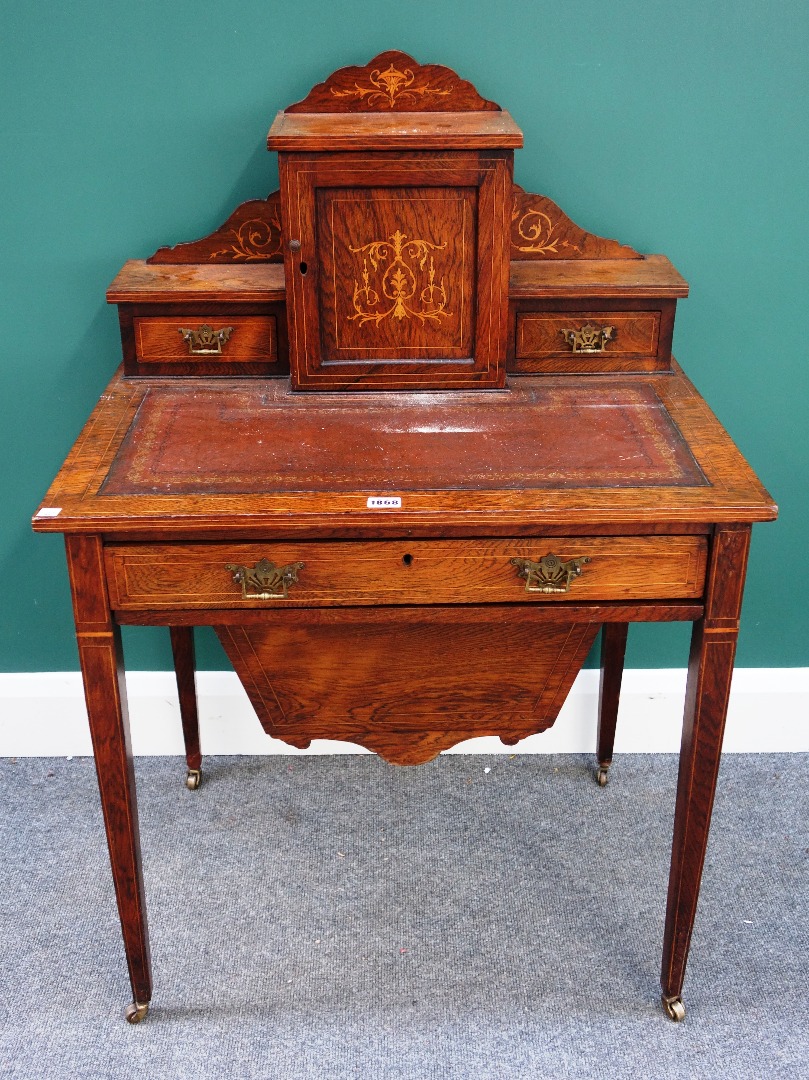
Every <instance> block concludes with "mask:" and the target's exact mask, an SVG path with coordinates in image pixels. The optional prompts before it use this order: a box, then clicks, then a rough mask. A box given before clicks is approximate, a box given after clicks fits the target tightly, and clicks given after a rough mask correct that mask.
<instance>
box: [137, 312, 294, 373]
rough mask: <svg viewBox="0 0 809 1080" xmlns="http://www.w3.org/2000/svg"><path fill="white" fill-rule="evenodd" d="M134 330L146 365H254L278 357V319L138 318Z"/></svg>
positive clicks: (192, 316)
mask: <svg viewBox="0 0 809 1080" xmlns="http://www.w3.org/2000/svg"><path fill="white" fill-rule="evenodd" d="M134 329H135V352H136V356H137V359H138V360H139V361H140V362H141V363H142V364H172V363H174V364H188V363H193V362H194V361H208V362H210V361H214V362H217V361H219V362H226V363H230V364H239V363H242V364H254V363H257V362H259V361H268V360H274V359H275V358H276V356H277V354H278V347H277V341H276V325H275V316H274V315H228V314H227V313H225V314H217V315H211V316H209V317H201V316H200V315H189V316H179V317H176V318H169V317H152V316H149V317H143V318H135V320H134Z"/></svg>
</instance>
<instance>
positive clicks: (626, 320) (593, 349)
mask: <svg viewBox="0 0 809 1080" xmlns="http://www.w3.org/2000/svg"><path fill="white" fill-rule="evenodd" d="M659 334H660V312H659V311H561V312H553V311H537V312H524V313H523V314H519V315H518V316H517V341H516V357H517V359H519V360H529V359H535V360H541V359H545V358H550V357H558V358H560V359H568V358H570V357H578V358H579V359H581V360H588V359H589V360H592V361H594V362H598V361H599V360H600V359H601V358H606V357H635V356H655V355H656V354H657V343H658V337H659Z"/></svg>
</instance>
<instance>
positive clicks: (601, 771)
mask: <svg viewBox="0 0 809 1080" xmlns="http://www.w3.org/2000/svg"><path fill="white" fill-rule="evenodd" d="M609 768H610V767H609V765H599V766H598V768H597V769H596V783H597V784H598V786H599V787H606V786H607V774H608V772H609Z"/></svg>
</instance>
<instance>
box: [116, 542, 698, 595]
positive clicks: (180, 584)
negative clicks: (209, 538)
mask: <svg viewBox="0 0 809 1080" xmlns="http://www.w3.org/2000/svg"><path fill="white" fill-rule="evenodd" d="M706 553H707V541H706V539H705V537H702V536H637V537H575V538H565V537H553V538H552V539H541V538H540V539H529V540H526V539H513V540H512V539H505V540H503V539H497V540H413V541H407V540H401V541H398V540H385V541H332V542H321V541H300V542H295V541H274V542H270V543H253V542H251V543H233V544H222V543H210V544H143V545H139V544H114V545H109V546H108V547H107V548H106V565H107V578H108V583H109V591H110V604H111V606H112V608H113V609H118V610H129V611H132V610H148V609H166V608H181V609H189V608H191V609H193V608H238V607H246V608H264V607H277V606H294V607H299V606H310V607H324V606H332V605H363V604H409V605H418V604H480V603H510V602H517V603H519V602H524V603H531V602H548V601H551V602H559V601H561V602H565V601H573V602H575V601H596V600H646V599H649V600H651V599H689V598H694V597H698V596H700V595H701V594H702V588H703V582H704V577H705V563H706Z"/></svg>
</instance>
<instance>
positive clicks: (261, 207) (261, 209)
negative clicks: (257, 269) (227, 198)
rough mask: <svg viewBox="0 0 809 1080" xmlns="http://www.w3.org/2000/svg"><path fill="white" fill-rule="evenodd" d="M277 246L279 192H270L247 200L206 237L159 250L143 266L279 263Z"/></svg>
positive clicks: (279, 232) (280, 248)
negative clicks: (156, 264)
mask: <svg viewBox="0 0 809 1080" xmlns="http://www.w3.org/2000/svg"><path fill="white" fill-rule="evenodd" d="M281 244H282V241H281V198H280V192H278V191H273V192H272V193H271V194H270V195H268V196H267V198H266V199H250V200H249V201H248V202H244V203H242V204H241V206H237V207H236V209H235V210H234V211H233V213H232V214H231V215H230V217H229V218H228V219H227V221H226V222H225V223H224V224H223V225H220V227H219V228H218V229H216V230H215V231H214V232H212V233H211V234H210V235H209V236H204V237H203V238H202V239H201V240H192V241H191V242H190V243H187V244H177V245H176V246H175V247H162V248H159V249H158V250H157V251H156V252H155V253H154V255H152V257H151V258H150V259H147V262H150V263H165V264H172V263H175V264H182V263H205V262H207V263H257V262H283V261H284V256H283V249H282V246H281Z"/></svg>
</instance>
